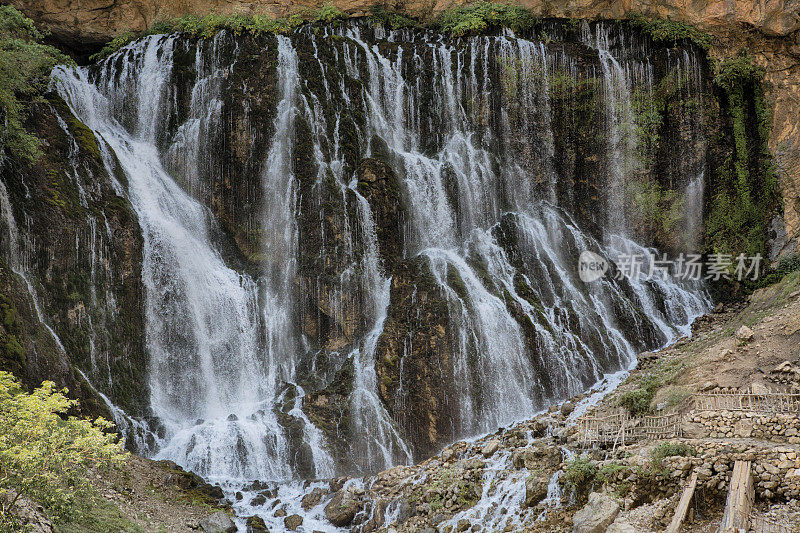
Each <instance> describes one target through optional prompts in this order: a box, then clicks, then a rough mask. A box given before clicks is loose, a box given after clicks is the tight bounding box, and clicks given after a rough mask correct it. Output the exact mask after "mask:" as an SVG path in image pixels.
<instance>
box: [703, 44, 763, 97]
mask: <svg viewBox="0 0 800 533" xmlns="http://www.w3.org/2000/svg"><path fill="white" fill-rule="evenodd" d="M762 79H764V69H763V68H761V67H758V66H756V65H755V64H754V63H753V57H752V56H751V55H750V54H748V53H747V52H744V51H743V52H742V53H740V54H739V55H737V56H735V57H730V58H727V59H725V60H723V61H720V62H719V63H717V65H716V68H715V72H714V83H715V84H716V85H718V86H719V87H721V88H722V89H724V90H725V91H727V92H731V91H732V90H734V88H736V87H746V86H750V85H752V84H758V83H760V82H761V80H762Z"/></svg>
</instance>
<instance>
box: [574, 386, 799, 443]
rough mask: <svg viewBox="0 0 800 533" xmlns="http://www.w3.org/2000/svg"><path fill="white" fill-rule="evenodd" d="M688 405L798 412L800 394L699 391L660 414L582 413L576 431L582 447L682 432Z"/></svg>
mask: <svg viewBox="0 0 800 533" xmlns="http://www.w3.org/2000/svg"><path fill="white" fill-rule="evenodd" d="M692 408H694V410H696V411H749V412H754V413H800V394H789V393H785V392H766V393H760V394H756V393H753V392H721V393H713V392H712V393H699V394H695V395H693V396H692V397H691V399H690V400H687V402H685V404H684V405H683V406H682V407H681V408H679V409H678V410H677V411H674V412H672V413H669V414H666V415H662V416H642V417H632V416H630V415H628V414H627V412H625V411H620V412H617V413H613V414H609V415H606V416H596V417H592V416H582V417H580V418H579V419H578V431H579V433H580V434H581V436H582V439H583V445H584V447H587V446H593V445H595V444H613V445H614V446H618V445H624V444H629V443H631V442H634V441H637V440H641V439H649V440H655V439H671V438H676V437H680V436H682V431H681V423H682V422H683V418H684V415H685V414H686V413H687V412H688V411H690V410H691V409H692Z"/></svg>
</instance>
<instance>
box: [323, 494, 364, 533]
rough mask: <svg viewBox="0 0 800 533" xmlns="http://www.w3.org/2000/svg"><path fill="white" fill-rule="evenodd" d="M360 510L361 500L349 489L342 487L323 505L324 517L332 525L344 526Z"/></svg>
mask: <svg viewBox="0 0 800 533" xmlns="http://www.w3.org/2000/svg"><path fill="white" fill-rule="evenodd" d="M360 510H361V502H360V501H359V500H358V499H357V498H356V497H355V495H354V494H353V493H352V492H351V491H349V490H347V489H342V490H340V491H339V492H337V493H336V494H334V495H333V498H331V501H330V502H328V505H326V506H325V517H326V518H327V519H328V521H330V523H331V524H333V525H334V526H337V527H345V526H347V525H349V524H350V522H352V521H353V518H355V516H356V513H358V511H360Z"/></svg>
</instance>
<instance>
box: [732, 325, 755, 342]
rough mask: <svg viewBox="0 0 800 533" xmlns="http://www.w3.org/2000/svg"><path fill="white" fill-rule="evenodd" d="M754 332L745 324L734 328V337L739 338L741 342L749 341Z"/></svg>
mask: <svg viewBox="0 0 800 533" xmlns="http://www.w3.org/2000/svg"><path fill="white" fill-rule="evenodd" d="M754 336H755V333H753V330H752V329H750V328H748V327H747V326H742V327H740V328H739V329H737V330H736V338H737V339H739V340H740V341H741V342H750V341H751V340H753V337H754Z"/></svg>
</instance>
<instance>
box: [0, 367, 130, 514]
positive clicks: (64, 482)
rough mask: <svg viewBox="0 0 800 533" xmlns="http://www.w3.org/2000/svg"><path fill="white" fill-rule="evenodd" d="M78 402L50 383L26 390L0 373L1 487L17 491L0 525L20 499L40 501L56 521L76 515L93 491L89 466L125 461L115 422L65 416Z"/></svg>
mask: <svg viewBox="0 0 800 533" xmlns="http://www.w3.org/2000/svg"><path fill="white" fill-rule="evenodd" d="M76 406H77V402H76V401H75V400H70V399H68V398H67V397H66V396H64V395H63V394H62V393H61V392H58V391H56V390H55V385H54V384H53V383H52V382H49V381H45V382H44V383H42V386H41V387H39V388H38V389H36V390H34V391H33V392H31V393H27V392H24V391H23V390H22V388H21V387H20V385H19V383H18V382H17V381H16V379H14V377H13V376H12V375H11V374H9V373H8V372H2V371H0V491H13V492H14V493H16V494H17V496H16V497H13V498H9V501H7V502H6V503H5V504H2V505H0V525H2V524H8V523H10V522H11V520H12V517H13V515H14V513H13V507H14V505H15V504H16V500H17V499H18V498H19V497H25V498H29V499H31V500H33V501H35V502H38V503H39V504H41V505H42V506H44V508H45V509H46V511H47V513H48V515H49V516H50V517H52V518H53V519H55V520H56V521H57V522H64V521H70V520H73V519H75V518H76V516H77V515H80V513H81V511H80V507H81V505H80V504H79V502H85V501H86V500H87V499H91V497H92V495H93V494H95V491H94V489H93V488H92V485H91V482H90V481H89V479H88V478H87V474H88V471H89V469H107V468H111V467H113V466H115V465H119V464H121V463H122V461H124V459H125V457H126V454H125V452H124V451H123V450H122V446H121V444H119V442H117V441H118V437H117V435H116V434H114V433H111V432H109V430H110V429H111V428H112V427H113V424H112V423H111V422H108V421H106V420H103V419H102V418H98V419H97V420H94V421H89V420H83V419H79V418H75V417H72V416H67V415H66V413H67V411H69V410H70V409H72V408H74V407H76Z"/></svg>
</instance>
